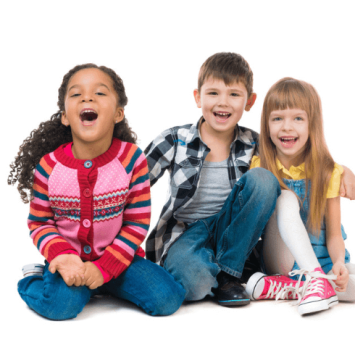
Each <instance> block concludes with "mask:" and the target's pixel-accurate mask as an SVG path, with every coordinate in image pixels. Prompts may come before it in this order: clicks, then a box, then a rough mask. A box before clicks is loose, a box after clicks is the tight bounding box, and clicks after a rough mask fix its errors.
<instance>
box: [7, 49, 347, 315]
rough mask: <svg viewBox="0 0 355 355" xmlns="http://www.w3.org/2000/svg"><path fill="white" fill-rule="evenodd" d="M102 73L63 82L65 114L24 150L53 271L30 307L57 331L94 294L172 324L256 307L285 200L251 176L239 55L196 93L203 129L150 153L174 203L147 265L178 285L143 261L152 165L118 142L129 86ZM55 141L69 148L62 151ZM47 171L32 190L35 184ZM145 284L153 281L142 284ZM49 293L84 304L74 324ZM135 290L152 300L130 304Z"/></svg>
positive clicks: (245, 77)
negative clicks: (265, 242)
mask: <svg viewBox="0 0 355 355" xmlns="http://www.w3.org/2000/svg"><path fill="white" fill-rule="evenodd" d="M102 68H104V67H96V66H94V67H91V66H89V67H86V66H80V67H76V68H74V69H73V70H72V71H71V72H69V73H68V74H67V76H65V77H64V80H63V84H62V86H61V89H60V91H59V92H60V97H59V103H60V104H59V106H60V111H59V112H58V113H57V114H55V115H53V116H52V119H51V121H47V122H46V123H44V124H42V126H41V127H40V129H39V130H38V135H37V136H35V137H30V138H29V139H28V140H27V143H26V141H25V143H26V144H25V146H24V148H22V149H21V150H20V153H19V156H18V157H17V159H16V161H15V165H14V168H13V171H12V173H13V172H16V175H15V177H13V175H12V174H11V176H10V182H11V183H15V182H16V181H19V190H20V192H21V195H22V196H23V197H24V196H26V194H25V192H24V191H23V189H25V188H29V189H33V190H32V191H33V193H32V197H33V200H32V201H31V214H30V218H29V226H30V228H31V235H32V237H33V239H34V243H35V244H36V245H37V246H38V248H39V250H40V251H41V252H42V254H43V255H44V256H45V258H46V259H47V261H48V262H49V263H50V264H49V270H48V265H46V268H45V272H44V274H43V276H42V275H41V274H40V275H33V276H30V277H26V278H24V279H23V280H21V281H20V282H19V292H20V294H21V297H22V298H23V299H24V300H25V302H26V303H27V304H28V305H29V306H30V307H31V308H33V309H34V310H36V311H37V312H38V313H40V314H42V315H44V316H46V317H48V318H52V319H64V318H70V317H75V316H76V314H78V313H79V312H80V311H81V309H82V307H83V306H84V305H85V304H86V303H87V302H88V300H89V298H90V297H91V296H93V295H95V294H97V292H109V293H111V294H113V295H115V296H116V297H122V298H126V299H129V300H130V301H132V302H134V303H136V304H137V305H138V306H140V307H142V308H143V309H144V310H145V311H146V312H147V313H149V314H171V313H173V312H174V311H176V309H177V308H178V307H179V306H180V304H181V302H182V301H183V299H185V300H189V301H193V300H199V299H203V298H204V297H206V296H207V295H211V296H213V295H215V296H216V297H217V300H218V303H219V304H221V305H223V306H240V305H245V304H248V303H249V302H250V298H249V296H248V294H247V293H246V292H245V290H244V287H243V286H242V284H241V280H240V278H241V276H242V273H243V268H244V265H245V262H246V259H247V258H248V256H249V255H250V253H251V252H252V250H253V248H254V247H255V246H256V244H257V243H258V240H259V238H260V236H261V234H262V232H263V230H264V229H265V227H266V225H267V222H268V220H269V219H270V217H271V215H272V214H273V212H274V209H275V206H276V203H277V198H278V196H279V195H280V193H281V190H280V184H279V181H278V179H277V178H276V177H275V176H274V175H273V174H272V173H271V172H270V171H267V170H265V169H252V170H250V171H248V169H249V165H250V162H251V159H252V157H253V156H254V155H257V154H258V134H257V133H256V132H254V131H252V130H250V129H248V128H245V127H242V126H239V125H238V122H239V121H240V119H241V118H242V115H243V113H244V111H249V110H250V109H251V108H252V106H253V104H254V102H255V99H256V94H255V93H253V73H252V71H251V69H250V67H249V65H248V63H247V62H246V61H245V60H244V58H243V57H241V56H240V55H238V54H235V53H218V54H215V55H213V56H211V57H210V58H208V59H207V60H206V62H205V63H204V64H203V65H202V67H201V70H200V73H199V79H198V89H196V90H195V91H194V96H195V101H196V104H197V106H198V107H200V108H201V109H202V117H201V118H200V119H199V120H198V122H197V123H196V124H190V125H184V126H180V127H173V128H171V129H168V130H166V131H164V132H163V133H162V134H160V135H159V136H158V137H157V138H156V139H155V140H153V142H152V143H151V144H150V145H149V146H148V147H147V148H146V150H145V154H146V158H147V162H148V169H149V178H150V181H151V185H152V186H153V185H154V184H155V182H156V181H157V180H158V179H159V178H160V177H161V176H162V175H163V174H164V172H165V171H166V170H168V171H169V173H170V194H169V199H168V201H167V203H166V204H165V206H164V208H163V210H162V213H161V216H160V219H159V221H158V224H157V225H156V227H155V228H154V229H153V231H152V233H151V234H150V236H149V238H148V240H147V244H146V246H147V247H146V249H147V250H146V252H147V259H149V260H151V261H153V262H155V263H158V264H160V265H162V266H163V268H164V269H165V270H167V271H168V272H169V273H170V274H171V275H172V276H173V277H174V279H175V281H174V279H173V278H172V277H171V276H170V275H169V274H168V273H167V272H166V271H164V269H163V268H161V267H159V266H158V265H154V264H153V263H150V262H148V261H146V260H144V259H142V258H141V255H142V253H141V252H140V249H139V248H138V247H139V244H140V243H141V242H142V240H143V238H144V235H145V233H146V232H147V230H148V226H149V216H150V214H149V206H150V203H149V186H146V181H147V180H146V178H147V177H148V175H147V170H145V169H146V168H144V164H145V159H144V158H142V156H141V153H139V149H138V148H137V147H135V146H134V145H132V144H130V143H126V142H127V141H128V142H132V143H134V142H135V139H134V138H133V140H132V138H131V137H132V136H133V137H134V134H133V133H132V132H131V131H130V130H129V129H128V130H127V129H125V132H126V133H125V134H124V136H120V135H119V133H120V132H121V131H122V130H123V128H124V127H126V126H125V125H122V124H120V122H125V119H124V110H123V108H124V106H125V104H126V103H127V100H126V99H125V93H124V87H123V83H122V81H121V84H120V85H119V84H118V81H119V80H116V79H114V77H113V75H111V71H110V72H108V71H106V69H102ZM97 75H99V76H100V78H99V77H97ZM81 76H84V77H85V78H86V81H85V83H84V81H82V78H81ZM73 80H74V81H73ZM76 81H78V82H76ZM88 81H89V82H90V85H89V84H87V82H88ZM102 84H104V85H102ZM122 87H123V89H122ZM77 91H78V92H77ZM107 99H110V100H107ZM101 100H107V101H101ZM100 102H101V103H100ZM96 106H97V107H96ZM101 112H102V114H101ZM101 118H102V121H101ZM54 123H55V124H54ZM123 126H124V127H123ZM47 127H48V129H47ZM49 132H50V133H49ZM59 132H60V133H59ZM116 134H117V135H118V136H117V138H118V140H116V138H113V137H116ZM56 135H58V136H60V137H61V138H60V141H58V140H56V141H55V142H53V141H52V140H53V137H54V136H56ZM38 137H39V138H38ZM32 141H33V142H34V143H33V144H32ZM71 141H72V142H73V144H71V143H70V142H71ZM63 143H64V144H63ZM61 144H62V145H61ZM39 146H41V148H38V147H39ZM59 146H60V147H59ZM58 147H59V148H58ZM48 153H49V154H48ZM24 156H25V158H23V157H24ZM42 156H44V158H43V159H42V160H40V158H41V157H42ZM28 157H31V159H30V162H29V163H28V164H27V165H26V166H25V168H22V166H23V165H21V164H22V163H23V162H24V161H26V160H28ZM39 161H40V163H39V165H38V166H37V170H36V172H35V180H33V179H31V178H28V176H30V173H29V172H30V171H31V169H32V170H33V168H34V167H35V165H36V164H37V163H38V162H39ZM85 164H86V165H85ZM89 165H90V166H89ZM22 169H23V171H21V170H22ZM73 171H74V173H73ZM272 172H273V171H272ZM349 175H350V174H349ZM100 179H104V180H103V181H101V182H100ZM107 179H108V180H107ZM349 179H350V180H351V181H352V182H353V180H354V178H353V177H352V176H349ZM107 181H110V183H109V185H108V186H107V188H105V185H106V182H107ZM117 184H119V185H120V186H116V185H117ZM57 190H59V191H57ZM122 196H123V197H122ZM113 197H114V198H113ZM106 198H107V199H108V201H107V202H108V204H106V201H105V200H106ZM116 199H117V201H118V202H117V201H116V202H117V204H116V203H114V201H113V200H116ZM111 200H112V201H111ZM102 203H103V204H104V206H103V205H102ZM63 206H64V207H63ZM68 206H69V207H68ZM101 221H104V222H107V223H106V224H107V226H106V224H103V223H99V222H101ZM108 224H111V225H110V226H108ZM69 259H70V260H69ZM138 264H140V265H141V266H140V268H139V269H138V267H137V271H136V270H135V265H138ZM133 269H134V271H135V272H134V273H133ZM51 271H52V272H53V273H54V274H52V273H51ZM55 271H58V272H59V274H60V275H59V274H58V273H55ZM130 271H132V275H131V273H130ZM148 273H149V274H151V275H153V276H152V279H153V281H152V280H149V281H148V278H146V280H145V276H140V275H143V274H144V275H147V274H148ZM133 274H134V275H133ZM138 279H139V281H138ZM151 282H153V284H152V283H151ZM46 283H49V284H50V285H52V284H53V287H60V288H61V290H65V292H67V294H68V296H67V297H69V295H70V297H76V296H73V295H74V294H75V295H77V294H80V297H78V301H77V303H78V306H77V307H76V309H75V311H72V313H71V314H70V316H65V317H64V318H58V317H60V314H62V312H63V311H62V309H59V308H58V310H55V314H56V315H55V316H49V315H48V313H45V312H44V311H43V310H42V309H39V308H38V306H37V305H36V302H35V301H32V300H33V299H39V298H41V297H42V298H43V290H44V287H43V285H44V284H46ZM148 284H149V285H148ZM59 285H60V286H59ZM73 285H74V286H73ZM109 285H110V286H109ZM128 285H129V286H128ZM154 285H155V286H154ZM126 286H127V287H131V288H133V289H134V290H135V292H137V295H139V296H141V295H143V294H144V295H145V296H144V297H143V299H140V298H139V297H138V296H137V297H133V298H129V297H126V296H125V295H127V293H126V291H125V287H126ZM45 289H46V290H49V291H48V292H49V293H50V292H51V289H50V288H49V289H48V287H46V288H45ZM158 289H159V292H158V291H157V290H158ZM161 289H163V290H165V291H164V293H162V294H160V290H161ZM79 290H80V291H79ZM92 290H96V291H95V292H94V291H92ZM63 292H64V291H63ZM158 293H159V294H158ZM152 295H153V296H154V297H153V301H152V303H150V302H149V299H150V297H152ZM79 299H80V300H79ZM166 303H167V304H168V305H166V306H164V304H166ZM79 304H80V306H79ZM64 306H65V305H64V304H63V302H61V303H60V307H64ZM46 312H47V311H46Z"/></svg>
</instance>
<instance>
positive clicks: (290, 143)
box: [279, 137, 298, 148]
mask: <svg viewBox="0 0 355 355" xmlns="http://www.w3.org/2000/svg"><path fill="white" fill-rule="evenodd" d="M279 139H280V141H281V144H282V145H283V146H284V147H286V148H287V147H292V146H293V145H294V144H295V143H296V142H297V140H298V137H287V138H286V137H281V138H279Z"/></svg>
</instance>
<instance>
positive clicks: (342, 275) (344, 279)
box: [332, 262, 349, 292]
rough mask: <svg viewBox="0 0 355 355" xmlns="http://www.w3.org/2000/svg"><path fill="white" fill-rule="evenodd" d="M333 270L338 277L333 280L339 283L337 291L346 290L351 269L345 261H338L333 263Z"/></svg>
mask: <svg viewBox="0 0 355 355" xmlns="http://www.w3.org/2000/svg"><path fill="white" fill-rule="evenodd" d="M332 271H333V273H334V275H336V276H337V279H336V280H334V281H333V282H334V283H335V284H336V285H337V287H336V288H335V291H338V292H345V291H346V287H347V286H348V281H349V271H348V269H347V268H346V266H345V265H344V263H341V262H337V263H335V264H334V265H333V268H332Z"/></svg>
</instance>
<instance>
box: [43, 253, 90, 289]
mask: <svg viewBox="0 0 355 355" xmlns="http://www.w3.org/2000/svg"><path fill="white" fill-rule="evenodd" d="M48 270H49V271H50V272H51V273H52V274H54V273H55V272H56V271H58V272H59V273H60V274H61V275H62V278H63V280H64V282H65V283H66V284H67V285H68V286H73V285H74V286H80V285H81V283H82V280H83V277H84V272H85V266H84V263H83V262H82V260H81V259H80V258H79V256H78V255H75V254H62V255H58V256H57V257H56V258H54V259H53V260H52V261H51V263H50V264H49V268H48Z"/></svg>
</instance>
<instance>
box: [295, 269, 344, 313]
mask: <svg viewBox="0 0 355 355" xmlns="http://www.w3.org/2000/svg"><path fill="white" fill-rule="evenodd" d="M289 275H290V276H294V275H300V280H301V279H302V276H303V275H304V276H305V277H306V281H305V282H304V287H303V293H302V297H301V300H300V303H299V305H298V312H299V313H300V314H308V313H314V312H320V311H325V310H327V309H329V308H330V307H332V306H335V305H337V304H338V303H339V302H338V296H337V295H336V293H335V291H334V289H333V287H332V285H331V284H330V282H329V281H328V280H335V279H336V276H335V275H326V274H325V273H324V272H323V270H322V269H321V268H320V267H317V268H316V269H314V270H313V271H311V272H309V271H306V270H295V271H291V272H290V273H289Z"/></svg>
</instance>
